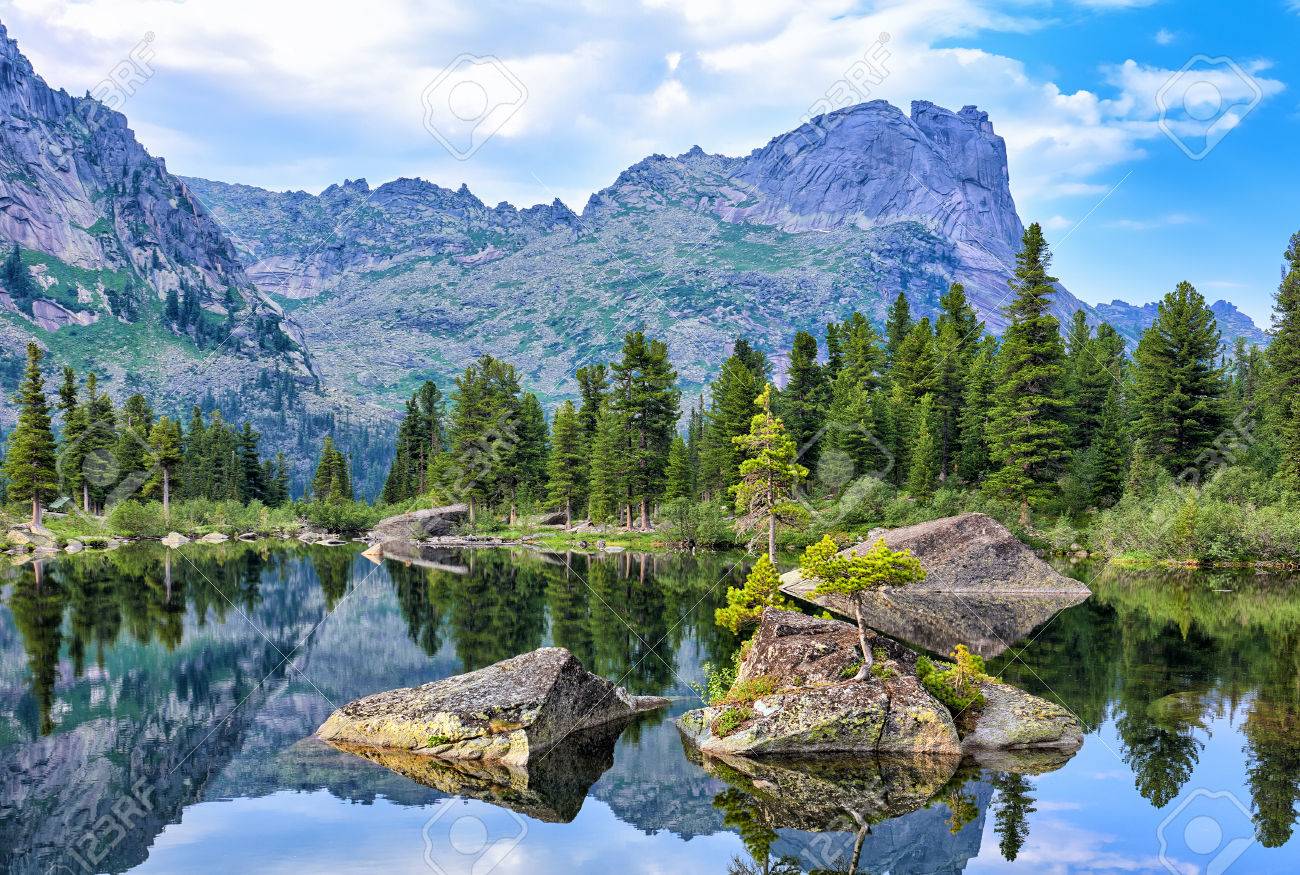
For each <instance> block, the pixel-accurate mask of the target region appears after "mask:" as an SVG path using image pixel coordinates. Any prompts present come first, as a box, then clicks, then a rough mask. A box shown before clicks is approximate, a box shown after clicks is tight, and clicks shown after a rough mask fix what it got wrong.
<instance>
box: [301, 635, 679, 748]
mask: <svg viewBox="0 0 1300 875" xmlns="http://www.w3.org/2000/svg"><path fill="white" fill-rule="evenodd" d="M667 704H668V700H667V699H663V698H659V697H657V696H632V695H629V694H628V693H627V691H626V690H624V689H623V688H622V687H616V686H614V685H613V684H612V683H610V682H609V681H607V680H605V679H604V678H602V677H599V676H597V675H594V674H592V673H591V672H589V671H587V670H586V669H584V668H583V667H582V665H581V664H580V663H579V662H578V660H577V659H575V658H574V656H573V654H571V653H570V652H569V651H567V650H565V649H564V648H562V647H543V648H540V649H538V650H534V651H532V652H531V653H525V654H522V655H520V656H516V657H513V658H512V659H507V660H504V661H502V662H498V663H496V664H495V665H490V666H488V667H487V668H481V669H479V670H478V671H473V672H470V673H468V674H463V675H457V676H456V677H451V678H446V679H445V680H441V681H435V682H433V683H429V684H424V685H423V686H419V687H412V688H407V689H399V690H389V691H388V692H384V693H375V694H374V695H371V696H365V697H364V698H361V699H357V700H356V701H354V702H350V703H348V704H347V705H344V706H343V707H342V708H339V709H338V710H337V711H335V712H334V713H333V714H331V715H330V717H329V719H328V720H326V721H325V722H324V723H323V724H322V725H321V727H320V729H318V730H317V731H316V734H317V736H318V737H320V738H321V739H323V740H325V741H330V742H343V743H348V744H353V745H364V746H366V747H376V748H391V749H396V750H407V751H412V752H414V753H419V754H427V755H431V756H438V757H443V758H447V759H461V758H464V759H483V760H500V761H501V762H504V763H513V764H516V765H523V764H524V763H527V762H528V761H529V758H530V757H531V756H535V755H537V754H539V753H542V752H544V751H546V750H548V749H550V748H551V747H553V746H554V745H556V744H559V743H561V742H562V741H563V740H564V739H565V737H566V736H568V735H569V734H570V733H573V732H577V731H579V730H583V729H590V728H592V727H596V726H603V725H606V724H609V723H614V722H617V721H620V720H625V719H627V718H629V717H631V716H632V715H634V714H636V713H638V712H641V711H647V710H653V709H656V708H661V707H664V706H665V705H667Z"/></svg>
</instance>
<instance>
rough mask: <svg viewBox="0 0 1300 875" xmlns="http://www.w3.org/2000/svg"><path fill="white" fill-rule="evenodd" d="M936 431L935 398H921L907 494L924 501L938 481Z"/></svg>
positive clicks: (908, 468) (908, 471)
mask: <svg viewBox="0 0 1300 875" xmlns="http://www.w3.org/2000/svg"><path fill="white" fill-rule="evenodd" d="M939 428H940V423H939V422H938V416H937V415H936V414H935V410H934V396H933V395H925V396H922V398H921V400H920V402H918V403H917V405H916V433H915V435H914V436H913V439H912V453H911V459H910V460H909V464H908V467H907V491H908V492H909V493H910V494H911V495H912V497H913V498H916V499H920V500H925V499H928V498H929V497H930V496H932V495H933V494H934V490H935V486H936V484H937V482H938V478H939V437H938V435H937V434H936V432H937V431H938V430H939Z"/></svg>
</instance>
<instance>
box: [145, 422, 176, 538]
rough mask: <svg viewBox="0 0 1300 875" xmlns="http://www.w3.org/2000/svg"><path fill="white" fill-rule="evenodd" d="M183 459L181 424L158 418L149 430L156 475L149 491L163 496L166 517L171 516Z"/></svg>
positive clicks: (151, 455) (151, 456)
mask: <svg viewBox="0 0 1300 875" xmlns="http://www.w3.org/2000/svg"><path fill="white" fill-rule="evenodd" d="M182 459H183V456H182V453H181V424H180V423H179V422H176V421H174V420H172V419H169V418H167V417H166V416H160V417H158V419H157V420H155V421H154V423H153V426H152V427H150V429H149V461H150V463H151V464H152V466H153V467H154V470H155V475H154V480H153V481H151V482H150V483H149V484H148V489H149V491H150V492H152V491H154V489H156V490H157V491H158V493H159V494H160V495H161V496H162V503H163V515H164V516H166V517H170V516H171V498H172V490H174V489H175V488H176V479H175V478H176V471H177V468H178V467H179V466H180V464H181V460H182Z"/></svg>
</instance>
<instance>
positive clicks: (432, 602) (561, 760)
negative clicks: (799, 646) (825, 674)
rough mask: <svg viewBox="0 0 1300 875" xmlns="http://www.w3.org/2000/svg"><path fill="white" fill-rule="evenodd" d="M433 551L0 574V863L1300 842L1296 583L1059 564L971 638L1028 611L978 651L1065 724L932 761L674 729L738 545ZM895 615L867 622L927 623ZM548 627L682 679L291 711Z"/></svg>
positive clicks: (457, 860) (1205, 866)
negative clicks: (1009, 746)
mask: <svg viewBox="0 0 1300 875" xmlns="http://www.w3.org/2000/svg"><path fill="white" fill-rule="evenodd" d="M427 558H428V559H429V560H431V562H430V566H431V567H421V566H416V565H412V566H406V565H402V564H399V563H395V562H388V563H385V564H384V565H383V566H374V565H372V564H370V563H369V562H367V561H366V560H365V559H363V558H361V557H360V556H358V555H357V553H356V552H355V551H353V550H351V549H350V548H305V547H304V548H297V547H295V548H293V549H284V548H278V547H277V548H267V547H265V546H252V545H226V546H222V547H215V548H212V547H198V546H194V547H187V548H184V549H183V550H181V551H177V552H171V553H168V552H166V551H163V550H161V549H160V548H153V547H131V548H124V549H121V550H118V551H115V552H113V553H110V554H100V555H81V556H76V557H67V558H61V559H58V560H56V561H52V562H46V563H44V565H43V567H42V568H40V569H39V570H38V569H36V568H33V567H32V566H30V565H28V566H24V567H20V568H14V569H11V570H6V571H5V572H3V576H0V586H2V587H3V600H2V601H0V869H3V870H4V871H10V872H21V873H47V872H74V873H80V872H90V871H110V872H124V871H139V872H168V873H189V872H241V873H242V872H294V873H302V872H378V871H383V872H440V871H441V872H446V873H459V872H478V873H485V872H487V871H494V872H501V873H530V875H531V873H557V875H558V873H566V875H567V873H574V872H592V873H596V872H600V873H606V872H609V871H611V870H617V871H619V872H620V873H640V872H646V873H659V872H672V873H677V872H682V873H694V872H701V873H723V872H728V871H731V872H765V871H766V872H771V873H776V872H783V873H796V872H808V871H840V872H843V871H848V867H849V866H850V865H851V863H852V860H853V858H854V854H855V851H856V855H857V859H858V867H857V871H859V872H873V873H880V872H890V873H894V875H905V873H956V872H968V873H977V872H997V871H1013V872H1035V873H1037V872H1062V873H1064V872H1126V873H1131V872H1137V873H1142V872H1157V873H1158V872H1166V871H1174V872H1198V871H1218V872H1228V873H1268V872H1276V873H1283V872H1287V873H1289V872H1296V871H1300V838H1296V837H1295V836H1294V830H1295V826H1296V817H1297V812H1296V805H1297V800H1298V799H1300V581H1295V580H1288V579H1287V578H1285V577H1281V576H1276V575H1231V576H1230V575H1221V576H1213V575H1206V574H1199V575H1196V574H1183V573H1169V572H1162V573H1158V574H1145V575H1139V574H1123V573H1116V572H1113V571H1108V572H1104V573H1101V574H1100V575H1098V576H1096V577H1095V579H1094V573H1093V572H1091V571H1090V572H1086V573H1085V572H1084V571H1083V570H1078V571H1076V572H1074V573H1075V574H1076V576H1080V577H1082V578H1084V579H1087V580H1088V581H1089V582H1090V584H1091V585H1092V587H1093V590H1094V593H1095V594H1094V596H1093V597H1092V598H1091V599H1089V600H1088V601H1086V602H1084V603H1083V604H1080V605H1077V606H1074V607H1070V608H1068V609H1065V610H1063V611H1061V612H1059V614H1057V615H1055V617H1054V618H1052V619H1051V620H1050V622H1048V623H1047V624H1046V625H1045V626H1040V627H1039V628H1038V629H1035V630H1032V631H1025V630H1022V629H1017V630H1015V631H1013V632H1006V631H1003V627H1002V626H999V627H998V629H997V630H990V629H985V630H984V633H983V637H984V638H985V639H987V638H989V636H993V637H994V638H998V637H1006V636H1011V635H1014V636H1015V637H1018V638H1020V640H1019V641H1018V642H1017V641H1003V642H1001V643H1003V644H1009V645H1011V646H1010V647H1009V648H1007V649H1006V650H1005V652H1004V653H1002V654H1001V655H1000V656H997V657H996V658H995V659H993V660H992V661H991V663H990V667H991V669H992V670H993V671H994V673H997V674H1000V675H1002V676H1003V677H1004V678H1005V679H1006V680H1008V681H1011V682H1013V683H1016V684H1018V685H1021V686H1023V687H1024V688H1026V689H1029V690H1030V691H1032V692H1035V693H1038V694H1040V695H1045V696H1049V697H1052V698H1055V699H1057V700H1058V701H1061V702H1062V703H1063V704H1065V705H1066V706H1067V707H1069V708H1070V709H1071V710H1073V711H1074V712H1075V713H1076V714H1077V715H1078V716H1079V717H1080V719H1081V720H1082V721H1083V722H1084V723H1085V725H1086V726H1087V728H1088V735H1087V738H1086V742H1085V744H1084V747H1083V749H1082V750H1081V751H1080V752H1079V753H1078V754H1077V755H1076V756H1074V757H1073V758H1072V759H1070V760H1069V761H1068V762H1066V763H1064V764H1063V765H1062V764H1060V763H1053V762H1044V763H1038V764H1031V765H1030V766H1029V767H1026V766H1024V765H1023V764H1021V765H1017V766H1008V767H1007V768H1014V771H1002V770H1000V769H999V767H998V766H997V764H996V763H995V764H992V765H989V764H986V765H985V766H984V767H981V766H978V765H976V764H972V763H967V764H964V765H963V767H962V768H961V769H960V770H959V771H958V772H957V774H956V775H955V776H954V777H953V778H952V779H951V780H945V779H944V776H945V775H946V774H947V773H946V772H943V773H941V774H940V779H939V780H938V781H935V780H934V779H933V778H934V774H935V772H934V771H933V770H930V769H929V766H927V764H926V763H925V762H917V763H910V764H902V765H900V764H896V763H895V764H890V763H874V762H866V763H859V764H856V765H855V766H852V767H845V766H836V767H834V768H829V767H819V766H818V765H817V764H807V765H804V766H802V767H799V768H792V769H787V770H779V769H778V770H776V771H769V772H760V773H754V774H745V773H744V772H743V771H741V770H736V769H728V768H719V767H717V766H716V765H715V766H713V767H712V768H710V769H709V770H706V769H705V768H704V767H703V766H702V765H700V764H696V763H694V762H692V761H691V760H690V759H688V758H687V757H686V756H685V755H684V753H683V750H682V746H681V743H680V741H679V739H678V735H677V732H676V730H675V729H674V727H673V724H672V719H673V718H675V717H676V716H677V715H679V714H681V713H682V712H683V711H685V710H687V709H689V708H690V707H691V706H692V704H695V702H694V701H693V699H692V697H693V693H692V691H691V687H690V684H692V683H694V682H698V681H699V680H700V678H701V668H700V667H701V665H702V664H703V663H704V662H705V661H713V662H715V663H717V662H722V661H725V660H728V659H729V658H730V655H731V653H732V652H733V651H734V648H735V647H736V642H735V641H734V640H733V639H731V638H730V636H728V635H727V634H726V633H725V632H721V631H720V630H718V629H717V628H716V627H715V626H714V625H713V623H712V614H713V609H714V607H716V605H717V603H718V601H719V600H720V599H721V597H722V593H723V592H724V591H725V588H726V584H727V583H729V582H734V581H736V580H737V579H739V577H740V576H741V575H742V574H743V572H744V568H743V566H738V565H737V564H736V560H735V558H734V557H730V558H729V557H718V556H710V557H703V558H691V557H662V556H660V557H642V556H634V555H630V554H623V555H616V556H607V557H604V558H602V559H593V560H588V559H587V558H586V557H583V556H577V555H574V556H571V557H564V556H542V555H538V554H533V553H511V552H506V551H495V552H486V551H483V552H477V553H454V552H445V553H440V554H436V555H434V554H430V555H429V556H428V557H427ZM983 610H984V609H983V608H981V612H983ZM905 619H906V622H902V623H899V622H898V621H899V618H897V617H890V618H887V619H886V620H885V621H882V625H886V626H889V628H891V629H894V628H896V627H897V628H906V629H909V630H915V631H914V632H909V634H912V635H913V636H914V637H915V638H918V639H924V640H923V641H918V642H917V643H921V644H929V645H930V646H934V644H933V642H934V641H935V640H941V639H942V635H941V634H940V633H939V632H935V633H934V634H935V636H937V637H933V636H931V635H930V634H929V630H926V629H925V628H924V627H925V625H926V622H927V617H908V618H905ZM929 621H934V618H929ZM1013 625H1014V624H1013ZM975 637H980V636H978V635H975V634H974V633H973V634H972V638H975ZM546 644H559V645H563V646H565V647H568V648H569V649H570V650H572V651H573V652H574V653H575V654H576V655H577V656H578V658H579V659H581V660H582V662H583V663H584V664H585V665H587V666H588V667H590V668H592V669H593V670H594V671H597V672H599V673H601V674H603V675H605V676H606V677H608V678H610V679H612V680H615V681H618V682H620V683H622V684H624V685H626V686H628V687H629V688H631V689H632V690H633V691H635V692H641V693H657V694H663V695H669V696H680V697H682V698H681V700H680V701H678V702H676V703H675V704H674V706H673V707H672V708H671V709H670V710H669V711H668V712H667V713H665V714H660V715H652V716H650V717H648V718H646V719H643V720H641V721H640V722H638V723H635V724H633V725H632V726H630V727H628V728H627V729H626V730H624V731H623V732H622V734H621V735H620V736H618V737H617V740H615V739H612V738H611V739H601V738H596V739H585V740H583V742H582V744H581V745H574V748H573V749H572V750H569V751H566V752H563V753H561V754H559V755H557V756H555V757H554V758H553V759H552V760H551V761H550V762H549V763H542V764H540V765H539V766H538V767H536V768H534V769H533V770H532V772H531V773H529V774H527V775H518V774H513V775H512V774H510V773H509V772H507V771H504V770H497V771H493V770H490V769H488V770H483V769H479V770H475V769H472V768H471V769H447V768H442V769H439V768H428V767H424V766H422V765H421V764H420V763H414V764H412V763H409V762H391V763H389V765H392V766H394V768H393V769H390V768H386V767H385V766H384V765H380V764H377V763H374V762H370V761H367V760H365V759H362V758H360V757H356V756H352V755H349V754H346V753H343V752H341V751H337V750H334V749H333V748H330V747H328V746H325V745H322V744H320V743H318V742H316V741H314V740H313V739H312V738H311V737H310V736H311V733H312V731H313V730H314V729H315V728H316V727H317V726H318V725H319V724H320V723H321V722H322V721H323V720H324V719H325V717H326V716H328V714H329V713H330V711H331V710H333V708H334V707H335V706H336V705H340V704H343V703H345V702H347V701H349V700H351V699H353V698H355V697H357V696H360V695H364V694H366V693H371V692H375V691H378V690H383V689H389V688H392V687H397V686H409V685H414V684H418V683H422V682H426V681H429V680H431V679H435V678H440V677H445V676H448V675H452V674H457V673H460V672H463V671H466V670H470V669H475V668H480V667H482V666H485V665H489V664H491V663H493V662H495V661H497V660H500V659H503V658H506V657H509V656H513V655H515V654H518V653H522V652H525V651H528V650H531V649H533V648H535V647H539V646H542V645H546ZM994 649H995V650H1000V649H1003V648H1002V647H997V648H994ZM408 775H413V776H414V777H415V778H418V779H419V780H413V779H412V777H408ZM863 800H869V804H866V803H864V802H863ZM855 812H856V813H855ZM1166 863H1168V864H1169V867H1171V868H1167V866H1166Z"/></svg>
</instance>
